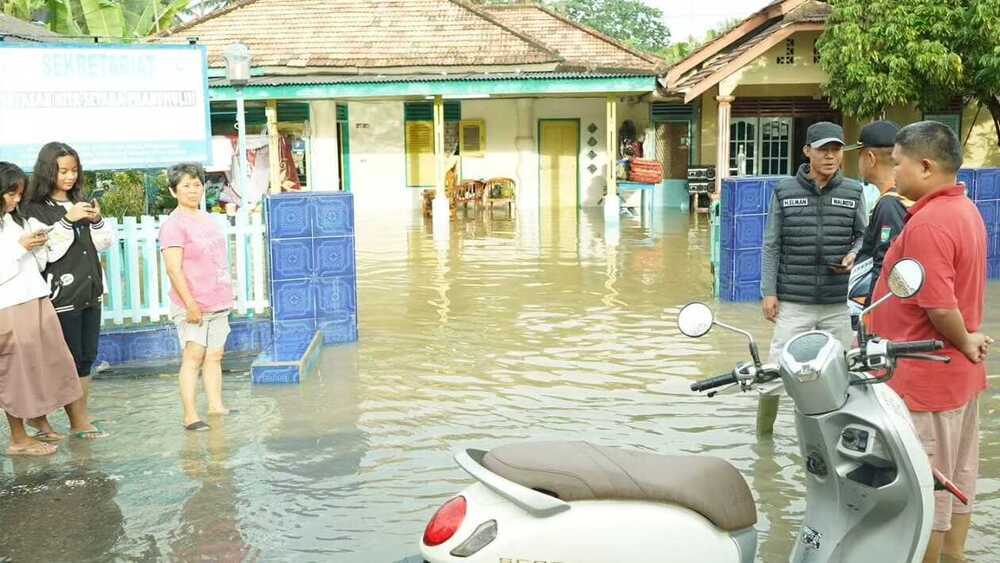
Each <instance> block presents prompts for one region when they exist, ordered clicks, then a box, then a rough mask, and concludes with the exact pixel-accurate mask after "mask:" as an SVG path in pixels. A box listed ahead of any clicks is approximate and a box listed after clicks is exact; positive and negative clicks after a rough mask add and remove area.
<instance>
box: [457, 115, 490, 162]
mask: <svg viewBox="0 0 1000 563" xmlns="http://www.w3.org/2000/svg"><path fill="white" fill-rule="evenodd" d="M459 154H461V155H462V156H477V157H481V156H483V155H484V154H486V123H485V122H483V120H481V119H467V120H464V121H462V122H461V125H460V126H459Z"/></svg>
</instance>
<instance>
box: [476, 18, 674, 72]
mask: <svg viewBox="0 0 1000 563" xmlns="http://www.w3.org/2000/svg"><path fill="white" fill-rule="evenodd" d="M484 9H486V10H487V11H488V12H490V13H491V14H493V15H494V16H496V17H497V19H499V20H500V21H501V22H503V23H505V24H507V25H508V26H510V27H515V28H517V29H518V30H521V31H523V32H524V33H527V34H528V35H531V36H532V37H534V38H536V39H537V40H538V41H541V42H542V43H544V44H545V45H546V46H547V47H549V49H551V50H553V51H555V52H557V53H559V54H560V55H562V56H563V58H565V59H566V62H565V65H567V66H573V67H577V68H595V69H596V68H616V69H631V70H641V71H646V72H653V71H654V70H655V69H656V67H657V66H658V65H660V66H665V63H664V61H662V60H661V59H658V58H657V57H654V56H652V55H649V54H646V53H642V52H641V51H638V50H635V49H633V48H631V47H629V46H627V45H625V44H624V43H621V42H619V41H616V40H614V39H612V38H610V37H608V36H607V35H604V34H603V33H601V32H599V31H597V30H594V29H591V28H589V27H586V26H583V25H580V24H578V23H576V22H573V21H571V20H569V19H566V18H564V17H562V16H561V15H559V14H557V13H555V12H552V11H551V10H548V9H546V8H543V7H541V6H538V5H532V4H508V5H493V6H486V7H485V8H484Z"/></svg>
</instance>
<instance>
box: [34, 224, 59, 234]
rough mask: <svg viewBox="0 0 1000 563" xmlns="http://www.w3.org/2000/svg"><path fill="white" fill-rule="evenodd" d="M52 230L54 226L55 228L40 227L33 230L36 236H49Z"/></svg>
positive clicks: (48, 226)
mask: <svg viewBox="0 0 1000 563" xmlns="http://www.w3.org/2000/svg"><path fill="white" fill-rule="evenodd" d="M54 228H56V226H55V225H46V226H44V227H40V228H38V229H35V231H34V233H35V234H36V235H37V234H38V233H45V234H49V233H50V232H51V231H52V229H54Z"/></svg>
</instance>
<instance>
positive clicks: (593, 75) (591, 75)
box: [208, 72, 649, 86]
mask: <svg viewBox="0 0 1000 563" xmlns="http://www.w3.org/2000/svg"><path fill="white" fill-rule="evenodd" d="M643 76H649V73H648V72H643V73H624V72H621V73H606V72H518V73H490V74H447V75H441V74H406V75H400V74H389V75H350V76H345V75H335V74H334V75H297V76H255V77H253V78H251V79H250V81H249V82H248V84H247V85H248V86H310V85H319V84H388V83H399V82H437V81H450V80H465V81H473V82H490V81H496V80H532V79H539V78H544V79H550V80H551V79H556V80H560V79H562V80H566V79H583V80H585V79H599V78H633V77H643ZM208 84H209V86H228V85H229V81H228V80H227V79H225V78H211V79H209V81H208Z"/></svg>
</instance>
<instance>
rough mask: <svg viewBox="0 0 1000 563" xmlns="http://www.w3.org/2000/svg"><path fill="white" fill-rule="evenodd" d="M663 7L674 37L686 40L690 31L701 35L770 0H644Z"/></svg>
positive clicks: (698, 35)
mask: <svg viewBox="0 0 1000 563" xmlns="http://www.w3.org/2000/svg"><path fill="white" fill-rule="evenodd" d="M645 2H646V3H647V4H649V5H651V6H656V7H657V8H659V9H661V10H663V15H664V19H665V20H666V23H667V28H668V29H669V30H670V39H671V40H672V41H684V40H685V39H687V38H688V35H694V36H695V37H696V38H699V37H701V36H702V35H703V34H704V33H705V32H707V31H708V30H710V29H712V28H713V27H715V26H716V25H718V24H719V23H722V22H724V21H726V20H729V19H733V18H737V19H743V18H745V17H746V16H749V15H750V14H752V13H754V12H756V11H757V10H759V9H761V8H763V7H764V6H766V5H767V4H769V3H770V2H771V0H645Z"/></svg>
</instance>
